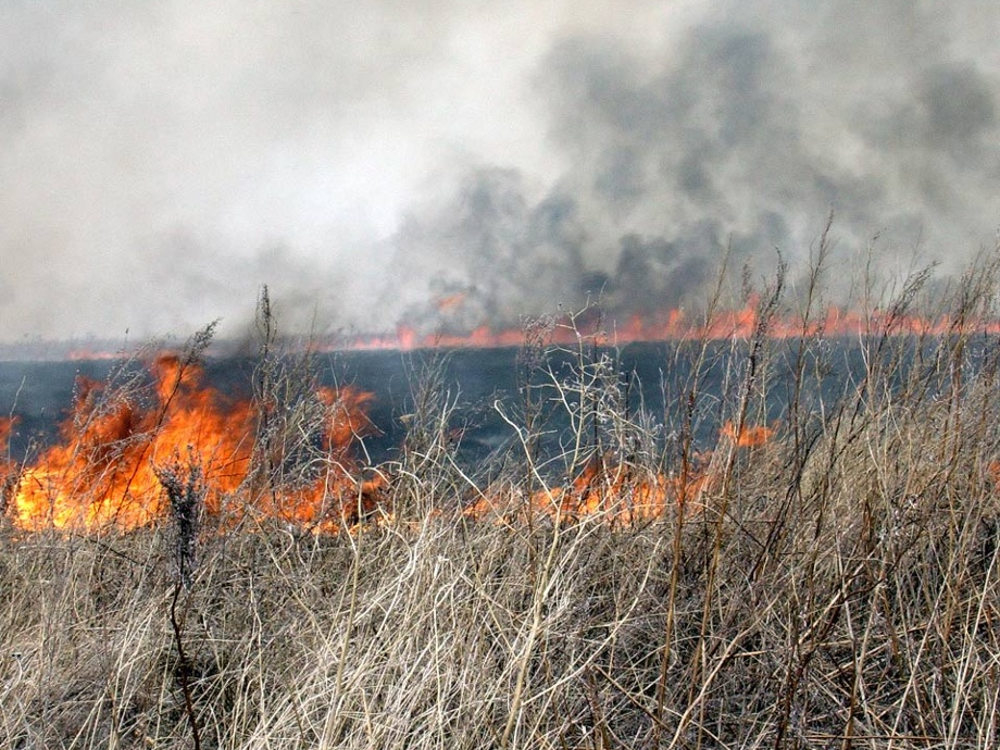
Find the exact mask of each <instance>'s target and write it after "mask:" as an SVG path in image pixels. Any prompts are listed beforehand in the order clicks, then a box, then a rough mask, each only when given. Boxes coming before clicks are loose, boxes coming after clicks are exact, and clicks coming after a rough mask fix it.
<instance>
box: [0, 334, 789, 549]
mask: <svg viewBox="0 0 1000 750" xmlns="http://www.w3.org/2000/svg"><path fill="white" fill-rule="evenodd" d="M150 369H151V373H152V375H153V388H152V395H151V396H150V395H149V394H148V393H147V394H146V396H145V398H144V397H143V393H142V392H136V393H108V392H107V391H108V386H106V385H105V384H103V383H100V382H97V381H93V380H89V379H86V378H78V380H77V388H76V401H75V404H74V406H73V409H72V411H71V413H70V414H69V416H67V418H66V419H65V420H64V421H63V423H62V425H61V427H60V437H59V440H58V441H57V442H56V443H55V444H54V445H52V446H51V447H49V448H48V449H47V450H45V451H44V452H43V453H41V454H40V455H39V456H38V457H37V459H36V460H34V461H32V462H31V463H30V464H27V465H23V466H16V465H15V464H14V463H13V462H11V461H9V460H6V461H2V462H0V489H2V492H3V494H2V495H0V500H2V502H0V510H3V509H6V510H7V511H8V514H9V516H10V517H11V518H12V520H13V522H14V523H15V524H16V525H17V526H18V527H20V528H22V529H25V530H29V531H37V530H41V529H44V528H55V529H61V530H72V531H88V532H90V531H99V530H104V529H108V528H114V529H119V530H129V529H134V528H138V527H142V526H148V525H150V524H153V523H155V522H156V521H158V520H159V519H161V518H163V517H165V516H166V515H167V514H168V513H169V511H170V507H169V500H168V499H167V495H166V493H165V492H164V485H163V482H162V476H163V471H164V467H170V468H169V471H171V472H172V473H173V476H176V474H177V472H178V471H179V470H180V467H181V465H182V464H181V457H182V456H186V457H187V460H188V465H189V468H188V470H189V471H190V472H192V476H194V475H195V474H196V475H197V479H198V482H199V483H200V487H201V489H202V491H203V503H204V510H205V512H206V513H208V514H211V515H212V516H215V517H220V518H223V519H228V520H229V521H236V520H239V519H242V518H246V517H248V516H253V517H257V518H268V517H269V518H275V519H280V520H281V521H284V522H287V523H292V524H296V525H299V526H302V527H306V528H309V529H311V530H313V531H317V532H329V533H336V532H338V531H340V530H341V529H342V528H350V527H351V526H352V525H353V524H355V523H357V522H358V521H360V520H362V519H363V518H365V517H369V516H371V515H372V513H373V511H375V510H376V508H382V509H383V511H384V515H385V517H386V518H391V517H392V508H391V507H388V506H389V502H388V490H389V489H391V488H390V486H389V482H388V480H386V479H385V478H384V476H383V475H378V476H377V477H376V478H375V479H363V478H361V476H360V472H359V471H358V467H357V466H356V464H355V463H354V462H353V461H352V459H351V455H350V454H351V446H352V444H353V443H354V441H355V438H356V437H357V436H359V435H361V434H364V433H365V432H366V431H367V430H368V428H369V427H370V423H369V421H368V419H367V408H368V405H369V404H370V402H371V400H372V399H373V395H372V394H371V393H368V392H365V391H361V390H357V389H354V388H340V389H334V388H325V387H323V388H318V389H317V390H316V392H315V394H314V397H315V399H316V403H318V404H319V405H321V408H322V410H323V411H322V414H323V415H324V423H323V428H322V439H321V441H320V443H321V444H320V445H319V446H314V448H318V449H319V450H321V451H322V455H323V457H324V458H325V460H324V461H321V462H319V463H321V464H322V466H323V468H322V470H321V471H319V472H315V471H313V472H312V473H308V474H301V475H295V476H296V477H297V478H296V479H295V480H294V481H282V482H277V483H273V482H270V481H269V480H268V478H267V476H266V475H265V474H266V470H267V467H275V466H278V467H280V466H282V465H284V463H287V462H288V461H289V458H290V457H289V455H288V453H287V450H289V449H287V448H286V447H285V442H284V439H282V440H278V441H271V442H269V441H268V440H267V439H266V438H263V437H262V434H263V433H266V430H262V429H261V425H262V424H263V423H267V422H268V420H271V423H273V422H274V420H277V419H279V417H278V416H277V415H275V414H273V413H271V411H273V406H268V405H263V406H262V405H258V404H253V403H251V402H250V401H248V400H241V399H232V398H229V397H227V396H226V395H225V394H223V393H221V392H219V391H218V390H217V389H215V388H212V387H210V386H207V385H204V384H203V383H202V380H203V376H202V371H201V369H200V368H199V367H197V366H196V365H194V364H192V363H189V362H184V361H182V360H181V359H180V358H178V357H177V356H176V355H172V354H164V355H161V356H159V357H158V358H157V359H156V360H155V361H154V362H153V363H152V366H151V368H150ZM14 424H15V420H14V419H0V448H5V446H6V444H7V441H8V439H9V437H10V433H11V430H12V428H13V426H14ZM772 435H773V429H772V428H770V427H766V426H751V425H745V426H744V427H743V428H742V429H740V430H737V429H736V427H734V425H733V423H732V422H727V423H726V424H725V425H723V427H722V429H721V430H720V437H721V438H723V439H727V440H730V441H732V442H733V443H734V444H735V445H736V446H737V447H740V448H754V447H758V446H761V445H764V444H765V443H766V442H767V441H768V440H769V439H770V438H771V437H772ZM4 453H6V450H5V451H4ZM314 463H315V462H314ZM711 465H712V461H711V454H710V453H704V454H699V455H697V456H695V457H694V460H693V461H692V462H690V465H688V466H687V468H686V470H685V471H683V472H681V473H680V474H679V475H678V474H673V475H666V474H653V473H649V472H644V471H642V470H640V469H638V468H636V467H634V466H632V465H630V464H628V463H626V462H623V461H620V460H615V459H613V458H612V457H610V456H601V457H597V458H595V459H594V460H592V461H591V462H590V463H588V464H587V465H586V466H585V467H584V469H583V470H582V471H580V472H579V473H578V474H577V475H576V476H575V477H573V478H572V479H570V480H568V481H567V482H566V483H565V484H563V485H561V486H551V487H546V488H544V489H540V490H537V491H534V492H532V493H529V494H527V495H524V494H523V493H522V492H520V491H515V490H514V488H511V487H507V488H506V489H504V488H502V487H490V488H488V489H487V490H486V491H484V492H483V493H482V494H481V495H480V497H479V500H478V501H477V502H475V503H474V504H472V505H471V506H469V507H467V508H465V510H464V514H465V515H466V516H467V517H470V518H476V519H482V518H486V517H494V518H496V517H497V514H498V512H499V513H501V514H503V513H504V512H506V511H505V510H504V509H505V508H506V509H507V510H510V509H511V507H512V501H513V500H515V499H516V498H520V500H519V501H518V502H517V503H515V504H516V505H517V506H518V507H517V508H515V509H514V510H515V512H516V513H518V514H524V513H530V514H541V515H547V516H550V517H556V516H558V517H560V518H567V519H568V518H581V517H584V516H588V515H594V514H597V515H599V516H600V517H601V518H602V520H605V521H608V522H610V523H621V524H631V523H635V522H638V521H641V520H649V519H653V518H656V517H659V516H662V515H663V514H664V513H665V512H666V511H668V510H670V509H672V508H678V507H679V508H680V509H681V510H682V512H684V511H685V510H686V509H690V508H692V507H696V506H697V505H698V503H699V502H700V499H701V497H702V495H703V493H704V492H705V491H706V489H707V488H709V487H711V486H712V482H713V478H714V477H713V472H712V470H711ZM262 467H263V468H262Z"/></svg>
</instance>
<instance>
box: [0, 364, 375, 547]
mask: <svg viewBox="0 0 1000 750" xmlns="http://www.w3.org/2000/svg"><path fill="white" fill-rule="evenodd" d="M151 369H152V372H153V375H154V378H155V399H153V403H152V404H143V403H141V399H140V395H141V394H140V395H128V394H113V395H112V396H111V397H109V398H104V396H105V395H107V394H105V393H104V390H105V386H104V385H103V384H101V383H98V382H96V381H92V380H89V379H85V378H78V380H77V396H76V403H75V405H74V407H73V410H72V413H71V414H70V415H69V416H68V417H67V418H66V419H65V421H64V422H63V423H62V425H61V428H60V438H59V440H58V441H57V442H56V444H54V445H52V446H51V447H49V448H48V449H47V450H45V451H44V452H43V453H42V454H41V455H39V456H38V457H37V459H36V460H34V461H32V462H31V463H30V464H28V465H25V466H22V467H20V469H19V470H16V469H15V467H14V466H13V465H12V463H11V462H9V461H8V462H6V463H5V465H4V470H3V473H4V474H5V475H6V477H7V480H6V481H5V482H4V486H5V487H6V498H7V501H6V503H5V504H6V505H7V506H9V507H10V510H11V515H12V517H13V520H14V522H15V523H16V524H17V525H18V526H20V527H22V528H24V529H29V530H37V529H41V528H48V527H54V528H57V529H66V530H87V531H90V530H97V529H103V528H107V527H114V528H119V529H131V528H136V527H139V526H145V525H148V524H150V523H152V522H154V521H156V520H157V519H159V518H161V517H163V516H164V515H165V514H166V513H167V511H168V507H167V505H168V503H167V500H166V499H165V495H164V490H163V486H162V484H161V482H160V479H159V477H158V475H157V472H158V470H159V469H160V467H163V466H167V465H170V464H171V463H175V464H176V463H177V462H178V460H179V457H180V456H187V457H188V460H191V461H196V462H197V464H198V471H199V474H200V478H201V481H202V483H203V487H204V501H205V509H206V511H207V512H209V513H215V514H219V513H221V512H223V511H225V512H227V513H230V514H232V515H233V516H241V515H243V514H245V513H246V512H248V511H252V512H261V513H264V514H266V515H273V516H276V517H278V518H282V519H285V520H291V521H295V522H298V523H304V524H316V525H320V524H326V527H327V528H333V526H334V525H335V523H336V522H335V521H333V520H331V519H333V518H335V517H337V518H340V517H344V516H345V514H346V515H348V516H349V515H351V514H352V513H353V511H351V510H347V511H344V510H343V509H342V508H340V507H339V504H340V503H341V502H342V498H343V496H344V495H345V493H347V492H352V491H353V497H354V500H353V501H352V502H355V501H356V500H357V498H359V497H361V498H365V497H366V496H370V495H371V494H372V493H373V492H375V491H376V490H377V486H376V485H374V484H372V483H368V484H367V485H366V484H365V483H361V482H358V481H356V480H355V479H353V478H352V472H353V471H354V469H355V466H354V465H353V464H352V463H351V462H350V460H349V455H348V451H349V447H350V444H351V442H352V441H353V440H354V438H355V436H357V435H358V434H360V433H361V432H363V430H364V428H365V426H366V425H367V420H366V418H365V408H366V404H367V403H368V402H369V401H370V400H371V398H372V395H371V394H369V393H364V392H361V391H358V390H355V389H352V388H341V389H338V390H334V389H321V390H320V392H319V393H318V394H317V397H318V398H319V399H320V400H321V401H322V402H323V403H324V404H325V406H326V413H327V424H326V429H325V434H324V437H323V442H324V445H323V448H324V449H325V452H326V455H327V457H328V458H329V459H330V460H329V461H326V462H324V467H325V469H324V471H322V472H321V473H320V474H319V476H318V477H307V478H306V480H305V483H304V485H303V486H300V487H294V488H292V489H288V488H286V487H281V488H278V489H276V490H274V491H272V492H269V493H264V492H261V491H260V488H259V487H255V486H254V483H253V482H252V481H251V480H252V476H251V469H252V463H253V461H254V459H255V435H256V428H257V425H258V419H259V415H258V413H257V412H256V410H255V409H254V408H253V406H252V405H251V403H250V402H249V401H248V400H237V399H231V398H227V397H226V396H225V395H224V394H222V393H220V392H219V391H218V390H216V389H215V388H211V387H208V386H205V385H203V384H202V383H201V378H202V373H201V370H200V368H198V367H197V366H196V365H194V364H192V363H189V362H184V361H182V360H181V359H180V358H178V357H177V356H176V355H172V354H164V355H161V356H159V357H158V358H157V359H156V360H155V362H154V363H153V365H152V368H151ZM10 429H11V423H10V421H9V420H8V421H5V422H3V423H0V443H4V444H5V443H6V439H7V438H8V436H9V433H10ZM282 458H283V457H282V456H278V457H277V460H279V461H280V460H282ZM366 493H367V495H366ZM264 497H266V500H261V499H260V498H264Z"/></svg>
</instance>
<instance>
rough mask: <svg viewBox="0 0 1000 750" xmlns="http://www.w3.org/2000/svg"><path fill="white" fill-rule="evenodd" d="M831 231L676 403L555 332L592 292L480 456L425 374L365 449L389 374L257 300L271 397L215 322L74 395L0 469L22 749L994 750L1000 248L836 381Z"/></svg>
mask: <svg viewBox="0 0 1000 750" xmlns="http://www.w3.org/2000/svg"><path fill="white" fill-rule="evenodd" d="M823 249H824V248H823V247H821V248H820V250H821V252H820V257H819V258H818V259H817V262H816V263H815V267H814V268H813V269H812V271H811V272H810V273H808V274H806V275H805V277H804V280H803V281H801V282H799V283H797V285H796V288H795V289H789V288H788V284H787V282H786V274H785V269H783V268H780V269H779V270H778V272H777V274H776V275H775V278H774V279H772V280H771V281H770V282H768V283H765V284H763V285H762V286H761V288H760V289H759V290H758V292H757V294H756V295H753V296H752V297H747V298H748V299H752V300H753V303H754V311H753V317H752V320H751V323H752V325H750V327H749V328H744V329H741V331H740V333H739V335H736V336H733V337H732V338H731V340H730V341H729V343H728V345H727V352H728V354H727V357H726V358H725V360H724V362H725V366H724V367H721V368H720V367H719V366H718V365H719V362H720V361H721V360H719V359H718V351H719V346H718V343H717V340H715V341H709V340H708V337H707V336H702V337H700V338H699V337H690V338H688V339H686V340H684V341H683V342H682V343H680V344H679V345H678V346H677V347H676V348H675V355H674V356H675V360H673V361H664V362H663V363H662V367H663V368H664V370H670V369H671V368H681V367H683V372H684V373H686V375H685V377H684V379H683V384H682V385H683V387H682V388H680V389H679V390H678V392H676V393H673V394H671V396H672V397H671V398H670V399H669V403H671V404H672V405H673V408H672V409H670V410H669V413H660V414H655V413H650V412H649V411H648V410H646V409H645V408H643V406H642V404H639V405H635V404H634V403H633V401H631V400H630V399H629V396H628V393H627V392H626V391H627V389H628V387H629V380H628V378H627V377H624V376H623V373H621V372H620V371H619V370H618V369H617V361H616V359H615V357H614V352H613V349H611V348H609V347H607V346H605V345H604V344H605V343H606V341H605V340H601V341H600V342H597V343H600V344H601V346H598V345H596V343H595V341H594V339H593V338H592V337H591V336H590V334H586V335H584V334H582V333H581V334H580V335H576V336H568V335H567V333H566V331H565V330H562V331H561V332H560V334H559V336H558V337H556V338H557V339H558V343H557V344H556V343H551V342H552V340H553V338H552V336H551V335H550V334H551V330H552V326H568V327H569V330H570V331H572V326H573V320H572V317H570V318H569V319H567V320H563V321H550V322H549V323H548V324H545V323H538V324H536V325H533V326H529V327H528V328H527V329H526V331H525V334H524V345H523V347H522V350H521V354H520V356H519V359H518V367H519V368H520V369H519V375H518V377H519V379H520V380H519V382H520V388H519V391H518V397H517V398H516V399H512V400H510V401H509V402H499V401H498V402H497V403H496V404H495V405H494V408H495V409H496V410H497V414H498V416H499V417H500V418H501V419H502V421H503V422H504V423H505V424H507V425H508V426H509V430H510V435H511V436H512V441H511V443H510V449H509V450H508V451H507V452H506V453H505V454H504V455H503V456H500V457H494V458H493V459H491V461H490V465H489V466H488V467H485V466H479V467H476V466H469V465H467V463H464V462H462V461H461V460H458V458H457V456H458V451H459V448H460V442H461V439H462V436H461V430H458V429H456V425H460V424H461V415H457V414H456V413H455V402H454V400H453V399H452V398H451V397H450V396H449V387H448V386H449V384H448V383H445V382H442V381H441V379H440V377H436V375H435V372H434V371H433V370H428V371H427V372H425V373H424V376H423V379H422V381H421V382H420V383H419V384H417V385H416V386H415V387H414V391H413V393H414V399H413V409H412V412H411V413H407V414H405V415H400V417H401V418H402V419H403V422H404V423H405V426H406V437H405V439H404V441H403V444H402V445H401V446H400V449H399V451H398V454H397V455H396V457H394V458H393V459H392V460H390V461H386V462H382V463H379V464H377V465H371V464H370V463H369V462H368V461H366V458H365V453H364V450H363V440H364V435H365V433H366V430H368V429H369V426H368V425H366V420H365V405H366V396H365V394H364V392H363V391H359V390H357V389H352V388H347V387H344V388H341V389H329V388H327V389H323V388H318V387H316V383H315V380H314V378H313V376H312V375H311V374H310V369H309V363H310V359H309V356H308V353H305V354H301V355H294V354H293V355H289V354H288V353H287V352H281V351H279V349H280V347H279V343H278V342H277V341H276V340H275V338H274V337H273V335H272V331H273V328H272V325H271V321H270V313H269V309H268V305H267V303H266V302H267V301H266V298H265V299H263V300H262V304H261V311H260V321H259V322H260V332H261V341H260V351H259V362H258V365H257V368H256V369H255V371H254V373H253V387H252V394H251V396H250V398H249V399H248V400H246V401H245V402H244V401H240V402H238V403H237V402H234V401H232V400H227V399H226V398H225V396H224V395H223V394H218V393H212V392H210V391H209V390H207V389H206V388H205V387H202V385H201V384H199V381H198V373H199V361H200V358H201V357H202V355H203V353H204V350H205V347H206V346H207V344H208V342H209V339H210V338H211V329H206V331H204V332H202V333H201V334H199V335H198V336H196V337H195V338H194V339H193V340H192V341H191V343H190V345H189V346H188V348H187V349H186V350H185V351H183V352H179V353H175V354H174V355H171V356H161V357H159V358H157V359H156V360H155V362H154V365H153V366H154V369H155V377H154V378H153V381H152V384H151V385H148V384H145V382H142V383H140V382H139V381H137V380H129V379H128V378H124V379H119V380H118V381H116V382H113V383H104V384H97V383H93V384H86V385H84V386H81V388H80V393H79V394H78V403H77V406H76V407H75V409H74V411H73V413H72V414H71V415H70V417H68V418H67V422H66V423H65V424H64V425H63V428H62V430H61V432H60V435H59V438H58V440H56V441H55V443H54V444H53V445H52V446H50V447H48V448H46V449H45V450H39V451H38V452H37V453H36V454H35V455H33V456H31V457H18V456H15V455H12V454H11V453H10V452H8V453H7V456H6V462H5V463H4V464H3V465H2V466H0V478H2V480H3V492H2V495H0V497H2V500H0V503H2V511H3V514H2V520H0V746H3V747H6V748H12V749H17V750H28V749H32V750H34V749H36V748H37V749H42V748H45V749H46V750H48V749H50V748H81V749H82V748H181V747H189V748H198V749H201V748H227V749H233V750H235V749H236V748H276V749H277V748H281V749H284V748H400V749H403V748H405V749H406V750H412V749H416V748H448V749H451V748H469V749H475V750H482V749H483V748H502V749H506V748H553V749H556V748H558V749H562V748H594V749H597V748H763V747H771V748H900V749H902V748H955V749H958V748H983V749H984V750H985V749H986V748H992V747H996V745H997V743H998V728H1000V727H998V722H1000V719H998V714H1000V584H998V575H1000V571H998V554H1000V544H998V542H1000V491H998V482H1000V398H998V397H997V394H998V388H1000V381H998V376H1000V373H998V365H1000V346H998V344H1000V340H998V338H997V335H996V333H995V331H994V330H993V327H994V321H995V320H996V319H997V315H996V310H995V307H994V304H995V301H996V293H997V286H996V283H997V280H998V279H997V275H998V273H997V272H998V268H1000V266H998V263H997V258H996V257H995V256H990V257H986V258H984V259H982V260H980V261H979V262H978V263H977V264H976V265H975V266H974V267H973V268H972V269H970V271H969V273H968V274H966V276H965V277H963V279H962V281H961V282H958V283H956V284H955V285H954V287H953V288H952V289H951V291H950V292H948V293H947V294H946V295H943V296H940V295H939V296H938V297H937V298H936V299H935V300H934V301H933V304H934V305H935V307H934V308H933V309H932V310H928V309H927V305H929V304H931V301H929V299H930V298H929V296H927V295H925V293H924V292H925V290H926V282H927V280H928V274H926V273H917V274H915V275H913V276H911V277H910V278H908V279H906V280H905V281H903V282H902V283H901V284H900V285H899V286H898V288H897V289H896V290H895V291H894V292H891V293H887V294H886V295H885V296H884V297H883V298H881V299H880V300H879V301H880V304H878V305H875V304H874V303H871V299H870V298H869V299H866V300H862V303H864V304H859V305H858V313H857V320H858V321H859V324H861V325H863V326H864V328H863V330H861V331H859V332H858V334H857V335H855V336H854V337H853V338H852V339H851V346H852V347H854V349H853V350H852V351H856V352H859V353H860V354H859V356H860V360H859V361H860V362H861V363H862V366H861V367H860V369H856V368H855V369H852V370H851V372H850V374H849V375H847V374H845V375H844V376H843V377H842V378H841V381H840V384H839V387H838V388H836V389H834V390H833V391H831V390H830V388H829V387H827V386H824V387H823V388H818V387H813V384H815V383H817V382H819V381H823V382H827V381H828V378H829V373H830V372H831V371H837V368H838V367H839V360H838V357H841V356H842V354H841V352H842V350H843V347H844V344H843V343H842V339H841V338H840V337H834V336H832V335H830V333H829V331H828V330H826V329H825V327H824V324H823V323H824V321H826V320H829V315H828V314H827V313H826V310H825V308H824V307H823V306H822V305H821V304H820V293H819V289H820V287H821V282H822V272H823V262H822V261H823V258H822V251H823ZM720 299H721V297H720ZM717 304H718V305H720V306H721V304H722V303H721V302H718V301H713V303H712V304H710V305H708V307H707V312H706V315H708V316H711V315H712V314H713V310H715V309H716V305H717ZM720 309H721V308H720ZM793 314H794V315H793ZM921 316H924V317H925V319H927V320H930V321H932V324H929V325H927V326H925V327H923V328H921V327H920V326H919V325H918V324H916V323H915V322H914V321H917V320H919V319H921ZM779 320H780V321H781V327H780V330H781V335H780V338H779V337H777V336H775V335H772V331H773V327H774V326H776V325H777V323H776V321H779ZM790 320H792V321H797V325H799V326H800V333H799V335H797V336H796V335H793V332H792V331H791V329H790V326H791V325H792V324H791V323H789V321H790ZM741 325H743V326H746V321H745V320H743V321H741ZM707 329H708V327H707V326H706V327H705V330H707ZM838 336H839V335H838ZM779 340H780V346H779V345H778V344H777V343H776V342H778V341H779ZM566 341H569V342H570V343H569V344H567V343H565V342H566ZM574 342H575V343H574ZM548 347H558V348H559V350H560V355H561V356H563V357H566V356H568V357H569V358H570V361H571V365H572V366H570V367H566V368H561V369H559V370H558V371H557V370H554V369H553V368H551V367H550V366H548V365H547V363H548V362H549V360H548V359H547V351H548ZM710 371H711V372H712V373H713V375H712V377H719V378H723V379H724V387H722V388H716V389H712V390H711V392H709V389H707V388H706V387H705V377H706V373H708V372H710ZM121 372H123V373H124V372H127V371H126V370H122V371H121ZM778 373H780V374H781V377H778ZM626 375H627V374H626ZM361 385H363V384H361ZM718 393H722V394H724V397H721V398H720V397H719V396H718V395H717V394H718ZM775 403H779V404H780V408H778V409H777V413H778V414H779V416H778V417H777V418H775V417H774V414H775V413H776V409H775V406H774V404H775ZM709 412H710V413H711V414H712V415H713V416H712V419H713V420H714V422H715V423H716V424H718V425H720V426H721V429H720V430H718V436H717V437H716V438H714V439H713V441H712V444H711V445H705V444H704V441H703V440H699V439H696V433H697V432H698V422H699V420H700V419H702V418H703V417H704V415H705V414H706V413H709ZM556 413H558V414H559V418H558V419H554V418H553V414H556ZM13 426H14V425H13V424H12V422H10V421H9V420H8V421H7V422H5V423H4V425H3V430H0V433H3V432H6V431H9V430H10V429H12V428H13ZM552 430H557V431H558V435H556V436H555V438H554V441H555V444H556V445H558V447H559V450H557V451H552V450H549V449H547V450H545V451H542V450H540V448H539V446H540V444H541V443H542V442H543V440H544V441H547V444H548V445H551V444H552V443H553V437H552V435H551V434H550V432H551V431H552ZM0 437H3V438H6V435H5V434H0Z"/></svg>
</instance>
